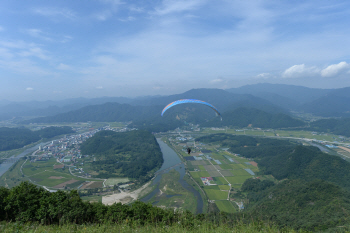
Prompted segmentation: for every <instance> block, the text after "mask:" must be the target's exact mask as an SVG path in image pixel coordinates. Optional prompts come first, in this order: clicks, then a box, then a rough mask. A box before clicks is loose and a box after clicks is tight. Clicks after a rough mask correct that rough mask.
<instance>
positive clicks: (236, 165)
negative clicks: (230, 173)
mask: <svg viewBox="0 0 350 233" xmlns="http://www.w3.org/2000/svg"><path fill="white" fill-rule="evenodd" d="M227 165H229V166H230V167H231V169H233V170H235V169H242V167H241V166H240V164H227Z"/></svg>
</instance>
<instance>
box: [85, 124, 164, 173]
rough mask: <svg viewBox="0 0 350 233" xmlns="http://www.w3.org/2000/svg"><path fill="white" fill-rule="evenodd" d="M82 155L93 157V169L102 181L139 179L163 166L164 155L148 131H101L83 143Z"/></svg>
mask: <svg viewBox="0 0 350 233" xmlns="http://www.w3.org/2000/svg"><path fill="white" fill-rule="evenodd" d="M80 148H81V152H82V154H84V155H85V154H87V155H94V156H95V158H96V161H94V162H92V168H93V170H95V171H97V172H98V173H99V175H97V177H100V178H109V177H118V176H122V177H130V178H140V177H142V176H146V175H147V174H148V173H149V172H150V171H152V170H154V169H156V168H159V167H161V165H162V164H163V155H162V152H161V150H160V147H159V145H158V143H157V141H156V139H155V137H154V136H153V134H151V133H150V132H148V131H145V130H132V131H129V132H123V133H116V132H113V131H107V130H106V131H100V132H98V133H96V134H95V135H94V136H93V137H91V138H89V139H88V140H86V141H85V142H84V143H82V144H81V147H80Z"/></svg>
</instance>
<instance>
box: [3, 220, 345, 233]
mask: <svg viewBox="0 0 350 233" xmlns="http://www.w3.org/2000/svg"><path fill="white" fill-rule="evenodd" d="M195 225H196V227H189V228H186V227H184V226H182V225H181V224H174V225H171V226H168V225H165V224H146V225H139V224H137V223H135V222H129V221H126V220H125V221H123V222H121V223H117V224H116V223H105V224H83V225H77V224H65V225H48V226H45V225H40V224H37V223H25V224H21V223H17V222H11V223H7V222H2V223H1V225H0V232H4V233H9V232H11V233H12V232H36V233H44V232H45V233H51V232H55V233H57V232H84V233H95V232H96V233H97V232H104V233H110V232H113V233H114V232H120V233H126V232H128V233H130V232H141V233H143V232H144V233H150V232H160V233H162V232H174V233H180V232H181V233H182V232H184V233H187V232H200V233H209V232H218V233H226V232H231V233H241V232H242V233H243V232H244V233H253V232H262V233H265V232H269V233H279V232H281V230H280V229H278V228H277V227H276V226H274V225H269V224H259V223H250V224H244V223H238V224H236V225H235V227H232V226H229V225H226V224H219V225H218V226H216V225H213V224H211V223H210V222H197V223H196V224H195ZM346 230H347V229H346ZM283 232H284V233H294V232H296V231H294V230H293V229H289V228H286V229H284V230H283Z"/></svg>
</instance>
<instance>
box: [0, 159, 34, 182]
mask: <svg viewBox="0 0 350 233" xmlns="http://www.w3.org/2000/svg"><path fill="white" fill-rule="evenodd" d="M24 161H25V160H22V159H21V160H19V161H18V162H17V163H15V164H14V165H13V166H12V167H11V168H10V169H9V170H8V171H7V172H5V173H4V174H3V175H2V176H1V177H0V186H4V187H8V188H12V187H14V186H17V185H19V184H20V183H21V182H22V181H28V179H27V178H26V177H22V174H21V171H20V168H21V166H22V164H23V163H24Z"/></svg>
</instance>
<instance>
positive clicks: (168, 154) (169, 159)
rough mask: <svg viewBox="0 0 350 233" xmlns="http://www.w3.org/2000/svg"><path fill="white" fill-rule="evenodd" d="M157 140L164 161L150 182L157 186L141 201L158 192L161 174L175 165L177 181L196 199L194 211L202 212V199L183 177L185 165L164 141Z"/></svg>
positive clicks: (147, 199)
mask: <svg viewBox="0 0 350 233" xmlns="http://www.w3.org/2000/svg"><path fill="white" fill-rule="evenodd" d="M157 142H158V144H159V146H160V149H161V151H162V153H163V159H164V163H163V165H162V167H161V168H160V169H159V170H158V171H157V173H159V174H158V175H157V176H156V177H155V178H154V179H153V182H152V184H151V185H153V186H154V185H156V186H157V187H156V188H155V189H154V190H153V191H152V192H151V193H149V194H148V195H147V196H145V197H144V198H142V199H141V201H143V202H147V201H149V200H150V199H151V198H152V197H154V196H155V195H157V194H158V193H159V192H160V190H159V183H160V180H161V174H164V173H168V172H169V171H170V170H172V169H168V168H170V167H173V166H174V165H176V166H174V168H173V169H175V170H176V171H178V172H179V173H180V179H179V183H180V184H181V185H182V187H184V188H185V189H187V190H188V191H190V192H192V193H193V195H194V196H195V197H196V199H197V211H196V213H197V214H199V213H202V212H203V199H202V197H201V195H200V193H199V192H198V191H197V190H196V189H194V188H193V187H192V186H191V185H189V184H188V183H187V182H186V181H185V180H184V179H183V178H184V176H185V174H186V171H185V165H184V164H183V163H182V162H181V159H180V158H179V156H178V155H177V154H176V152H175V151H173V150H172V149H171V148H170V147H169V146H168V145H167V144H166V143H164V142H163V141H162V140H160V139H157ZM166 169H168V170H166ZM164 170H165V171H164ZM169 198H170V197H169Z"/></svg>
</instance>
